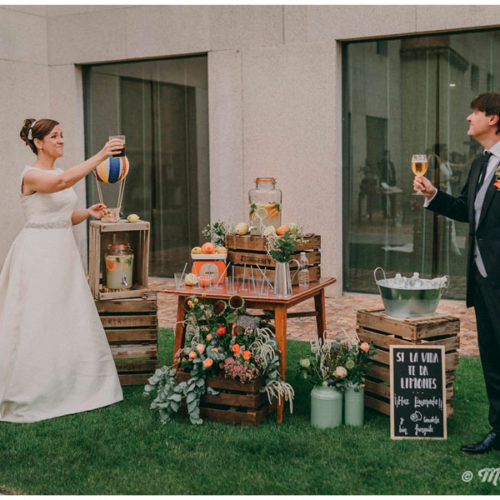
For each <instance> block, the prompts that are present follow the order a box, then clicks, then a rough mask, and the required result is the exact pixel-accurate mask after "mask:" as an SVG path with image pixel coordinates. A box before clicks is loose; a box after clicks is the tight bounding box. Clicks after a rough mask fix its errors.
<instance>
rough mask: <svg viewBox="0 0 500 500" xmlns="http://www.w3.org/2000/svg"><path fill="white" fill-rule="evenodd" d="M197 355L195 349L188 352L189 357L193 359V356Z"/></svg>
mask: <svg viewBox="0 0 500 500" xmlns="http://www.w3.org/2000/svg"><path fill="white" fill-rule="evenodd" d="M197 357H198V354H196V352H195V351H191V352H190V353H189V359H195V358H197Z"/></svg>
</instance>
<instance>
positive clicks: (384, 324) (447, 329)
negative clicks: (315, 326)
mask: <svg viewBox="0 0 500 500" xmlns="http://www.w3.org/2000/svg"><path fill="white" fill-rule="evenodd" d="M357 331H358V335H359V338H360V339H361V340H364V341H366V342H373V344H374V345H375V347H376V349H377V354H376V355H375V356H374V357H373V358H372V359H373V361H374V364H373V365H372V367H371V369H370V371H369V373H368V376H367V379H366V387H365V405H366V406H368V407H370V408H373V409H375V410H377V411H379V412H381V413H384V414H385V415H390V394H391V392H390V368H389V366H390V363H389V346H390V345H421V346H433V345H444V347H445V370H446V407H447V415H448V417H450V416H452V415H453V412H454V407H453V394H454V393H453V382H454V381H455V379H456V370H457V366H458V348H459V337H458V334H459V332H460V320H459V319H458V318H456V317H454V316H445V315H442V314H436V315H434V316H430V317H424V318H415V319H407V320H400V319H395V318H391V317H389V316H387V315H386V314H385V313H384V310H383V309H377V310H372V311H370V310H361V311H358V313H357Z"/></svg>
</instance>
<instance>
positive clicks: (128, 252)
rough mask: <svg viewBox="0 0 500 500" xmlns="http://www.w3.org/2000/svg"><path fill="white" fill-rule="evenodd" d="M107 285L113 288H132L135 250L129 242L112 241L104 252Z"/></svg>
mask: <svg viewBox="0 0 500 500" xmlns="http://www.w3.org/2000/svg"><path fill="white" fill-rule="evenodd" d="M104 262H105V264H106V287H107V288H110V289H112V290H123V289H125V290H126V289H129V288H132V279H133V269H134V252H133V251H132V249H131V248H130V245H129V244H128V243H110V244H109V245H108V246H107V250H106V253H105V254H104Z"/></svg>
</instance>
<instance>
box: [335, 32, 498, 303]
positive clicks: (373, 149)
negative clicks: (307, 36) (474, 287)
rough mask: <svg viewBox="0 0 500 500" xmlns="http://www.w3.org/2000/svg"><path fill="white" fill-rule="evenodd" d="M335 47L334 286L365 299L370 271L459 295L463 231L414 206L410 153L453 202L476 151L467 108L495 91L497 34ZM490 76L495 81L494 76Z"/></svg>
mask: <svg viewBox="0 0 500 500" xmlns="http://www.w3.org/2000/svg"><path fill="white" fill-rule="evenodd" d="M384 42H385V50H381V47H382V46H384V45H381V43H380V41H363V42H349V43H346V44H345V45H344V57H343V62H344V73H343V74H344V110H343V112H344V147H343V149H344V177H345V188H346V189H345V190H344V211H345V214H346V215H347V219H346V221H347V222H346V225H345V233H344V287H345V289H346V290H350V291H363V292H375V291H376V288H375V285H374V280H373V274H372V271H373V269H374V268H375V267H377V266H379V265H381V266H382V267H383V268H384V269H385V270H386V272H388V273H395V272H402V273H406V274H410V273H413V272H414V271H418V272H420V273H422V274H423V275H424V276H426V277H430V276H436V275H444V274H446V275H449V276H450V282H451V283H452V284H453V285H452V286H451V287H450V289H449V291H448V294H447V297H448V298H464V297H465V269H466V264H465V258H466V237H467V229H468V228H467V225H466V224H463V223H458V222H454V221H451V220H449V219H447V218H445V217H442V216H439V215H436V214H433V213H431V212H429V211H426V210H424V209H423V208H422V204H423V200H422V197H419V196H413V194H412V193H413V189H412V181H413V173H412V172H411V169H410V159H411V156H412V154H423V153H425V154H426V155H427V156H428V158H429V169H428V172H427V174H426V176H427V177H429V179H430V180H431V181H432V182H433V183H434V184H435V185H437V186H439V188H440V189H442V190H443V191H446V192H448V193H451V194H453V195H457V194H459V193H460V191H461V188H462V186H463V185H464V183H465V181H466V178H467V173H468V169H469V166H470V163H471V161H472V159H473V158H474V157H475V156H476V155H477V154H478V153H479V152H480V149H481V148H480V146H479V144H477V143H476V142H475V141H473V140H471V139H470V138H469V137H468V136H467V133H466V132H467V123H466V120H465V118H466V116H467V115H468V114H469V113H470V109H469V104H470V101H471V100H472V98H473V97H474V96H475V95H477V94H478V93H480V92H485V91H487V90H490V91H498V89H497V88H495V81H498V74H499V72H500V60H499V59H498V58H496V57H495V54H497V53H498V49H500V31H498V30H494V31H485V32H479V33H478V32H475V33H459V34H440V35H437V36H422V37H412V38H401V39H390V40H384ZM495 75H497V78H495Z"/></svg>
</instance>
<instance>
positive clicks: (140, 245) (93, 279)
mask: <svg viewBox="0 0 500 500" xmlns="http://www.w3.org/2000/svg"><path fill="white" fill-rule="evenodd" d="M149 233H150V225H149V222H145V221H139V222H136V223H134V224H131V223H130V222H127V221H120V222H101V221H91V222H90V233H89V284H90V290H91V291H92V295H93V297H94V298H95V299H98V300H107V299H123V298H133V297H142V296H143V295H145V294H147V293H148V263H149V238H150V234H149ZM114 241H116V242H121V241H125V242H127V243H130V246H131V247H132V250H133V252H134V268H133V285H132V288H130V289H129V290H117V291H111V290H109V289H107V288H106V287H105V276H106V268H105V262H104V254H105V252H106V250H107V246H108V244H110V243H112V242H114Z"/></svg>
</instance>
